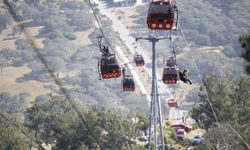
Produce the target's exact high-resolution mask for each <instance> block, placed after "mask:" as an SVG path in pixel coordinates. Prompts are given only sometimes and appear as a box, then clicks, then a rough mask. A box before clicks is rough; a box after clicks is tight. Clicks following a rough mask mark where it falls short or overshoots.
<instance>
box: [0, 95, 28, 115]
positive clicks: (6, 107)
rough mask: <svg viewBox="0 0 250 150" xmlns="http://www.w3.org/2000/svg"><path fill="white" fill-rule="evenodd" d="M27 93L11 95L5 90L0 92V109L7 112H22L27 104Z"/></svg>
mask: <svg viewBox="0 0 250 150" xmlns="http://www.w3.org/2000/svg"><path fill="white" fill-rule="evenodd" d="M27 95H28V94H27V93H21V94H19V95H16V96H12V95H11V94H9V93H7V92H1V93H0V110H1V111H2V112H5V113H9V114H18V113H20V114H22V113H23V112H24V111H25V110H26V107H27V106H28V101H27V99H26V97H27Z"/></svg>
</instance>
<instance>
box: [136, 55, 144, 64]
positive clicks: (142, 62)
mask: <svg viewBox="0 0 250 150" xmlns="http://www.w3.org/2000/svg"><path fill="white" fill-rule="evenodd" d="M134 61H135V64H136V66H137V67H140V66H144V65H145V61H144V58H143V57H142V55H139V54H135V56H134Z"/></svg>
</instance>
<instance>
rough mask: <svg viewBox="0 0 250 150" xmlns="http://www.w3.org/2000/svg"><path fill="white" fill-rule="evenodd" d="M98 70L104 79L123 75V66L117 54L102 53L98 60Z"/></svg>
mask: <svg viewBox="0 0 250 150" xmlns="http://www.w3.org/2000/svg"><path fill="white" fill-rule="evenodd" d="M98 71H99V75H100V77H101V78H102V79H109V78H118V77H120V76H121V68H120V66H119V64H118V62H117V59H116V56H115V54H110V55H109V56H105V55H102V57H101V59H100V60H99V61H98Z"/></svg>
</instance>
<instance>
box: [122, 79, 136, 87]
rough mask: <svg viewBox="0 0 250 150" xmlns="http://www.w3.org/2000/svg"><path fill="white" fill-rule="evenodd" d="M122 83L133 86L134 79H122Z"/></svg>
mask: <svg viewBox="0 0 250 150" xmlns="http://www.w3.org/2000/svg"><path fill="white" fill-rule="evenodd" d="M123 84H124V85H126V86H134V80H133V79H132V78H130V79H124V80H123Z"/></svg>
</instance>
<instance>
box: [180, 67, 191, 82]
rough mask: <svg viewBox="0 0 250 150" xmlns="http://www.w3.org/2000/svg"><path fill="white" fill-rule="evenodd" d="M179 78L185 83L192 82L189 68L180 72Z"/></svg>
mask: <svg viewBox="0 0 250 150" xmlns="http://www.w3.org/2000/svg"><path fill="white" fill-rule="evenodd" d="M179 79H180V80H181V81H183V82H184V83H189V84H190V85H191V84H192V82H191V81H190V80H189V79H188V70H187V69H184V70H183V71H180V72H179Z"/></svg>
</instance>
